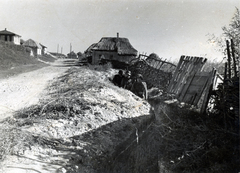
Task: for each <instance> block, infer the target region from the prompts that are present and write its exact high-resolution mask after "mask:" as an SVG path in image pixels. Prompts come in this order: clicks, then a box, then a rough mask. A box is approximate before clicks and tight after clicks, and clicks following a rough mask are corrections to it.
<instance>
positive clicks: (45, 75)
mask: <svg viewBox="0 0 240 173" xmlns="http://www.w3.org/2000/svg"><path fill="white" fill-rule="evenodd" d="M75 64H76V60H66V59H64V60H63V59H61V60H56V61H55V62H54V63H52V64H51V65H50V66H47V67H44V68H41V69H38V70H35V71H31V72H27V73H22V74H19V75H17V76H13V77H10V78H7V79H2V80H0V121H2V120H3V119H4V118H6V117H9V116H11V115H12V114H13V113H14V112H15V111H18V110H20V109H23V108H24V107H28V106H30V105H33V104H36V103H37V102H38V101H39V98H40V96H41V95H44V89H45V88H46V86H47V84H48V82H49V81H50V80H52V79H53V78H55V77H57V76H60V75H61V74H63V73H64V72H65V71H66V70H67V69H69V68H70V67H71V66H74V65H75Z"/></svg>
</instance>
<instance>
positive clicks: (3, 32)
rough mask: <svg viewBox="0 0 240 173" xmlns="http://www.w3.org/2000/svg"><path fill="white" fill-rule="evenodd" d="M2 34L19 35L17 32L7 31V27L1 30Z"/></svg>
mask: <svg viewBox="0 0 240 173" xmlns="http://www.w3.org/2000/svg"><path fill="white" fill-rule="evenodd" d="M0 35H17V34H15V33H13V32H10V31H7V28H5V30H2V31H0ZM17 36H20V35H17Z"/></svg>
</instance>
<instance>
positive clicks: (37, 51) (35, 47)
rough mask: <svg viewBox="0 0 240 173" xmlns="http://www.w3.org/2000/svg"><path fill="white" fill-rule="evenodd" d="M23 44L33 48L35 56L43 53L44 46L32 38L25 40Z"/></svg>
mask: <svg viewBox="0 0 240 173" xmlns="http://www.w3.org/2000/svg"><path fill="white" fill-rule="evenodd" d="M23 46H25V47H29V48H31V49H32V54H33V55H34V56H37V55H42V46H41V45H40V44H39V43H38V42H36V41H34V40H32V39H28V40H27V41H25V42H24V43H23Z"/></svg>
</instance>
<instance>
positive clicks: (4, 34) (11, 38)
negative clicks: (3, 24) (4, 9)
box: [0, 28, 21, 45]
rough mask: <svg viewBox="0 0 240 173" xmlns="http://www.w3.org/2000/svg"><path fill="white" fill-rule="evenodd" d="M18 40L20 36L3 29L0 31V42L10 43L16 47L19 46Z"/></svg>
mask: <svg viewBox="0 0 240 173" xmlns="http://www.w3.org/2000/svg"><path fill="white" fill-rule="evenodd" d="M20 38H21V36H20V35H17V34H15V33H13V32H10V31H7V28H5V30H3V31H0V40H2V41H7V42H12V43H14V44H16V45H20Z"/></svg>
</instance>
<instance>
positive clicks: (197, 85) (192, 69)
mask: <svg viewBox="0 0 240 173" xmlns="http://www.w3.org/2000/svg"><path fill="white" fill-rule="evenodd" d="M206 61H207V59H204V58H200V57H190V56H181V58H180V61H179V63H178V65H177V68H176V70H175V73H174V75H173V78H172V79H171V81H170V84H169V86H168V90H167V91H168V92H169V93H172V94H175V95H176V97H177V99H178V100H179V101H180V102H185V103H188V104H191V105H194V106H196V107H197V108H198V110H199V112H204V111H205V109H206V106H207V103H208V99H209V92H210V91H211V89H212V87H213V82H214V78H215V75H216V70H215V69H213V70H212V71H211V72H202V68H203V66H204V64H205V63H206Z"/></svg>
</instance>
